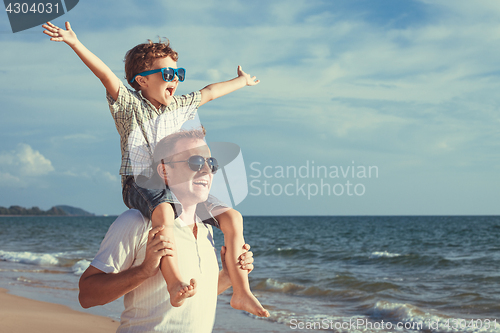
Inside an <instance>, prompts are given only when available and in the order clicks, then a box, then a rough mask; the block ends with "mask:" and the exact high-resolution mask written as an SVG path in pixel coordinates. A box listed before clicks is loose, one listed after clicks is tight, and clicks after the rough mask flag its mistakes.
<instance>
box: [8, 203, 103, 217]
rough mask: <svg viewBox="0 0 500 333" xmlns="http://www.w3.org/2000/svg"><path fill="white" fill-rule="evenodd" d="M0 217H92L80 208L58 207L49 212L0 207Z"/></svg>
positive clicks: (34, 208) (36, 208)
mask: <svg viewBox="0 0 500 333" xmlns="http://www.w3.org/2000/svg"><path fill="white" fill-rule="evenodd" d="M0 215H19V216H33V215H35V216H94V214H92V213H89V212H87V211H85V210H83V209H81V208H76V207H71V206H65V205H59V206H54V207H52V208H50V209H49V210H41V209H40V208H38V207H31V208H24V207H21V206H10V207H9V208H5V207H0Z"/></svg>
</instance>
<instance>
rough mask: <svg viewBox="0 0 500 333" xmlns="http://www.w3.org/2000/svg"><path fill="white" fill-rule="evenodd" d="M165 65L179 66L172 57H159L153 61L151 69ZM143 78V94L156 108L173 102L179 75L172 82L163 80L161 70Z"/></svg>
mask: <svg viewBox="0 0 500 333" xmlns="http://www.w3.org/2000/svg"><path fill="white" fill-rule="evenodd" d="M165 67H171V68H177V62H175V61H173V60H172V58H170V57H164V58H158V59H156V60H155V61H154V62H153V66H152V67H151V70H153V69H160V68H165ZM143 78H144V81H143V82H144V85H142V89H141V91H142V95H143V96H144V97H146V98H147V99H148V100H149V101H150V102H151V103H152V104H153V105H154V106H155V107H156V108H159V107H160V106H161V105H162V104H163V105H166V106H168V105H169V104H170V103H172V98H173V96H174V93H175V90H176V89H177V84H178V83H179V79H178V78H177V75H176V76H175V77H174V79H173V80H172V81H170V82H165V81H164V80H163V78H162V73H161V72H158V73H154V74H151V75H148V76H144V77H143Z"/></svg>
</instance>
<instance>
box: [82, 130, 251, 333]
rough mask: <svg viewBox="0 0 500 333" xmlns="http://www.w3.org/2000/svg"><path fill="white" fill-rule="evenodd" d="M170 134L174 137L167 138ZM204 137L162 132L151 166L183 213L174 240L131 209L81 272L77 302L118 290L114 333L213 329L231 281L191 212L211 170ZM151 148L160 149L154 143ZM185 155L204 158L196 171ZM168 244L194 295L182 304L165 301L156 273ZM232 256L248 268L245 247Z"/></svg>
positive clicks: (89, 302)
mask: <svg viewBox="0 0 500 333" xmlns="http://www.w3.org/2000/svg"><path fill="white" fill-rule="evenodd" d="M173 136H177V137H178V139H177V140H172V138H173ZM203 137H204V132H203V131H200V130H191V131H185V132H181V133H175V134H172V136H169V137H167V138H166V139H167V141H168V142H170V144H168V149H169V150H171V151H170V152H169V153H168V154H166V153H165V155H164V156H165V159H163V161H162V162H161V163H160V164H159V165H158V167H157V176H158V177H159V179H161V180H162V181H163V182H165V184H168V186H169V188H170V189H171V191H172V192H173V193H174V194H175V195H176V197H177V199H178V201H179V202H180V204H181V205H182V213H181V215H180V216H179V218H177V219H176V220H175V226H174V231H175V232H174V235H175V237H174V239H172V240H171V241H169V240H167V239H166V238H165V237H164V236H161V235H160V234H159V233H160V231H161V230H162V229H163V227H157V228H154V229H152V230H149V229H150V228H151V222H150V221H146V220H145V219H144V217H143V216H142V215H141V214H140V213H139V212H138V211H137V210H133V209H132V210H129V211H127V212H125V213H123V214H122V215H120V216H119V217H118V218H117V220H116V221H115V222H114V223H113V224H112V225H111V227H110V229H109V230H108V232H107V234H106V236H105V238H104V240H103V242H102V243H101V248H100V249H99V252H98V253H97V255H96V257H95V259H94V260H93V261H92V263H91V266H89V268H88V269H87V270H86V271H85V272H84V274H83V275H82V277H81V278H80V294H79V300H80V304H81V305H82V306H83V307H84V308H88V307H91V306H95V305H102V304H106V303H109V302H111V301H113V300H115V299H117V298H119V297H121V296H122V295H125V297H124V303H125V310H124V312H123V313H122V316H121V325H120V327H119V328H118V331H117V332H167V331H168V332H182V333H185V332H195V333H199V332H211V331H212V327H213V323H214V318H215V307H216V298H217V294H219V293H221V292H222V291H224V290H225V289H227V288H228V287H229V286H230V284H231V282H230V279H229V275H228V274H227V270H226V268H225V263H224V254H225V253H224V249H223V250H222V251H221V258H222V262H223V269H222V271H220V272H219V268H218V264H217V257H216V252H215V249H214V244H213V238H212V229H211V226H209V225H206V224H204V223H202V222H201V220H200V219H199V217H198V216H197V214H196V209H197V206H198V204H199V203H203V202H205V201H206V200H207V198H208V193H209V191H210V186H211V183H212V179H213V172H212V171H213V169H211V168H210V166H209V165H208V164H209V162H211V160H208V158H209V157H210V150H209V149H208V146H207V145H206V143H205V142H204V140H203ZM164 140H165V139H164ZM162 141H163V140H162ZM157 147H162V145H161V142H160V143H159V144H158V146H157ZM163 147H165V146H163ZM155 154H156V153H155ZM169 156H170V157H169ZM192 156H197V157H198V159H200V158H201V159H202V160H203V165H202V166H201V164H200V168H199V170H197V171H196V168H193V167H192V165H191V163H189V161H190V157H192ZM174 246H175V249H177V251H176V253H177V256H178V262H179V269H180V270H181V273H182V274H183V275H184V276H190V277H193V278H194V279H195V280H196V289H197V292H196V294H195V295H194V296H193V297H190V298H189V299H186V301H185V304H184V305H183V306H181V307H172V305H171V304H170V300H169V293H168V291H167V285H166V283H165V280H164V279H163V276H162V274H161V272H160V271H159V264H160V260H161V258H162V257H163V256H169V255H172V254H173V248H174ZM247 248H248V247H247ZM239 259H240V264H241V265H242V266H241V268H242V269H246V270H248V271H251V270H252V269H253V264H252V262H253V258H252V254H251V252H247V253H244V254H243V255H242V256H240V258H239Z"/></svg>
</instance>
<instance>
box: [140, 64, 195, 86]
mask: <svg viewBox="0 0 500 333" xmlns="http://www.w3.org/2000/svg"><path fill="white" fill-rule="evenodd" d="M158 72H161V77H162V78H163V81H166V82H170V81H172V80H173V79H174V77H175V76H176V75H177V77H178V78H179V81H180V82H182V81H184V79H185V78H186V70H185V69H184V68H172V67H165V68H159V69H153V70H150V71H146V72H142V73H139V74H137V75H136V76H134V77H133V78H132V80H130V83H132V82H134V81H135V78H136V77H138V76H148V75H151V74H154V73H158Z"/></svg>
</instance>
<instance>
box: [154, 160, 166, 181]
mask: <svg viewBox="0 0 500 333" xmlns="http://www.w3.org/2000/svg"><path fill="white" fill-rule="evenodd" d="M156 172H158V175H159V176H160V177H161V179H163V180H164V181H165V184H167V185H168V179H167V169H166V168H165V164H163V163H160V164H158V166H157V167H156Z"/></svg>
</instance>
